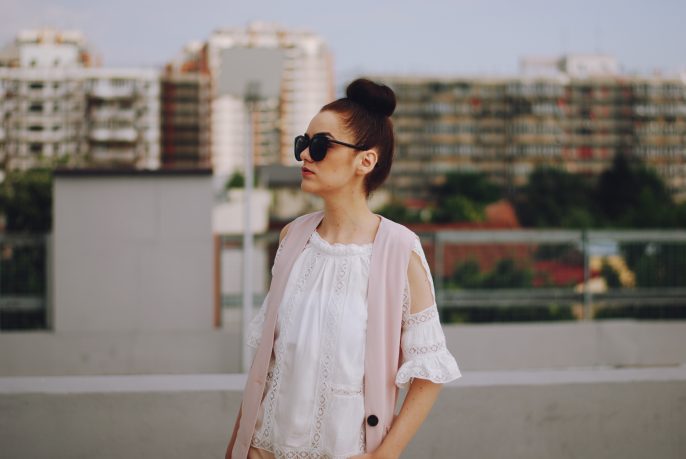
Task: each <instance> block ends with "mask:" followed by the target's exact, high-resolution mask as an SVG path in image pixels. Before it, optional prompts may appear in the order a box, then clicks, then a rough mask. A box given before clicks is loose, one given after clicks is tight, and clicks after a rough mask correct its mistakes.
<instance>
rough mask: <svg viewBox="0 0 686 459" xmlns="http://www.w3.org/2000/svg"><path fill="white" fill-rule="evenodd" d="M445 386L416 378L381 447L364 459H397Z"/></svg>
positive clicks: (364, 456)
mask: <svg viewBox="0 0 686 459" xmlns="http://www.w3.org/2000/svg"><path fill="white" fill-rule="evenodd" d="M442 388H443V384H436V383H434V382H431V381H429V380H426V379H419V378H415V379H413V380H412V382H411V383H410V388H409V390H408V391H407V395H406V396H405V400H404V401H403V406H402V408H401V409H400V413H399V414H398V417H397V418H396V419H395V421H394V422H393V425H392V427H391V430H389V431H388V434H387V435H386V437H385V438H384V440H383V442H382V443H381V445H380V446H379V447H378V448H377V449H376V451H374V452H373V453H371V454H366V455H363V456H361V457H362V458H370V459H371V458H375V459H376V458H378V459H381V458H383V459H387V458H388V459H397V458H399V457H400V454H401V453H402V452H403V450H404V449H405V447H406V446H407V444H408V443H409V442H410V440H412V438H413V437H414V435H415V434H416V433H417V430H419V427H420V426H421V425H422V423H423V422H424V420H425V419H426V417H427V416H428V414H429V411H431V407H433V405H434V402H436V398H437V397H438V394H439V392H440V391H441V389H442Z"/></svg>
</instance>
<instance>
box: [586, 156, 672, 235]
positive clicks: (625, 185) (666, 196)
mask: <svg viewBox="0 0 686 459" xmlns="http://www.w3.org/2000/svg"><path fill="white" fill-rule="evenodd" d="M594 199H595V201H596V202H597V204H598V209H599V211H600V213H601V215H600V217H601V218H602V219H603V220H604V221H605V223H606V224H609V225H612V226H619V227H643V228H648V227H672V226H675V225H676V224H678V217H677V208H676V206H675V204H674V202H673V200H672V197H671V195H670V193H669V190H668V189H667V186H666V185H665V183H664V181H663V180H662V179H661V178H660V176H659V175H658V174H657V173H656V172H655V171H654V170H652V169H649V168H647V167H645V166H644V165H643V163H642V162H641V161H640V160H639V159H637V158H634V159H631V158H629V157H628V156H626V155H625V154H622V153H618V154H616V155H615V157H614V159H613V161H612V166H611V167H610V168H609V169H607V170H605V171H604V172H603V173H602V174H601V175H600V177H599V178H598V186H597V188H596V191H595V194H594Z"/></svg>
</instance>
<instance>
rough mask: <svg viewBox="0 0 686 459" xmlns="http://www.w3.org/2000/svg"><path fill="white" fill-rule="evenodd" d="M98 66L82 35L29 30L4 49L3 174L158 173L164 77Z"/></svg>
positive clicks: (0, 99) (0, 96) (0, 83)
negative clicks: (127, 169)
mask: <svg viewBox="0 0 686 459" xmlns="http://www.w3.org/2000/svg"><path fill="white" fill-rule="evenodd" d="M92 64H93V59H92V57H91V54H90V52H89V51H88V48H87V46H86V43H85V40H84V39H83V36H82V35H81V34H80V33H78V32H68V31H67V32H59V31H55V30H52V29H44V30H34V31H24V32H21V33H19V34H18V36H17V39H16V40H15V42H14V43H10V44H9V45H7V46H6V47H5V48H3V49H2V50H0V158H1V161H2V166H3V169H12V168H20V169H26V168H30V167H36V166H39V165H42V164H46V165H50V164H54V163H55V162H57V161H59V162H64V163H66V164H69V165H72V166H77V167H78V166H84V165H103V164H108V165H127V166H134V167H138V168H157V167H159V164H160V151H159V150H160V149H159V143H160V142H159V111H160V110H159V74H158V72H157V71H155V70H145V69H105V68H97V67H93V66H92Z"/></svg>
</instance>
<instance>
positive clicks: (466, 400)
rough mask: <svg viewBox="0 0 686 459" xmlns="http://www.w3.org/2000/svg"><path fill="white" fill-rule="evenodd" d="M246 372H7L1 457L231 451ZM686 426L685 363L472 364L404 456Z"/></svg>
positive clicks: (634, 450)
mask: <svg viewBox="0 0 686 459" xmlns="http://www.w3.org/2000/svg"><path fill="white" fill-rule="evenodd" d="M244 378H245V376H244V375H240V374H228V375H147V376H88V377H20V378H0V413H2V416H0V444H1V445H3V458H7V459H12V458H25V457H31V458H48V457H50V458H55V457H58V458H60V457H65V458H67V457H68V458H71V457H98V458H120V457H151V458H156V457H165V458H170V457H171V458H177V457H178V458H189V457H193V458H204V457H207V458H210V457H212V458H218V457H223V453H224V449H225V447H226V443H227V441H228V438H229V434H230V430H231V427H232V423H233V419H234V416H235V414H236V412H237V410H238V406H239V403H240V397H241V392H242V389H243V383H244V381H245V379H244ZM684 425H686V366H684V365H682V366H677V367H669V368H626V369H610V368H576V369H567V370H536V371H499V372H464V376H463V377H462V378H460V379H459V380H457V381H456V382H454V383H451V384H448V385H446V386H445V387H444V389H443V391H442V393H441V395H440V398H439V402H438V403H437V404H436V405H435V406H434V409H433V410H432V412H431V414H430V415H429V418H428V419H427V421H426V422H425V423H424V425H423V426H422V428H421V429H420V431H419V432H418V434H417V436H416V437H415V438H414V440H413V441H412V443H411V444H410V446H409V447H408V448H407V450H406V452H405V454H404V455H403V457H404V458H441V459H442V458H452V457H468V458H527V459H529V458H572V457H574V458H577V457H584V458H608V457H622V458H637V459H638V458H645V457H660V458H682V457H686V437H684V435H683V426H684Z"/></svg>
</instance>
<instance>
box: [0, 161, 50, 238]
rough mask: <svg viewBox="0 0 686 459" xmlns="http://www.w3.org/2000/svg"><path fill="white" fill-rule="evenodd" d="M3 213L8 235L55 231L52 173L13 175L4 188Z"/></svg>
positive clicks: (1, 197)
mask: <svg viewBox="0 0 686 459" xmlns="http://www.w3.org/2000/svg"><path fill="white" fill-rule="evenodd" d="M0 211H1V212H2V213H3V214H4V215H5V220H6V230H7V231H8V232H13V233H16V232H32V233H47V232H50V231H51V230H52V170H51V169H48V168H41V169H29V170H26V171H10V172H8V173H7V175H6V176H5V180H4V182H3V183H2V185H0Z"/></svg>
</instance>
